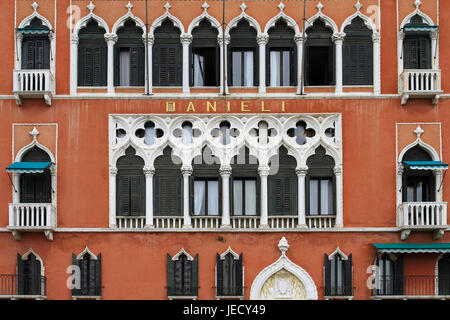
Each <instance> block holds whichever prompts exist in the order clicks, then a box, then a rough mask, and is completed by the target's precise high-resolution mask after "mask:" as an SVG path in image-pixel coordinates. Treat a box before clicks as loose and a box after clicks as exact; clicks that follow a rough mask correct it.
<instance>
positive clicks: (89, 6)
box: [86, 1, 95, 14]
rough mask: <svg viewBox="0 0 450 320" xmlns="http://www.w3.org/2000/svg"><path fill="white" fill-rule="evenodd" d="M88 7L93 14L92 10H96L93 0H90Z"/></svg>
mask: <svg viewBox="0 0 450 320" xmlns="http://www.w3.org/2000/svg"><path fill="white" fill-rule="evenodd" d="M86 8H88V10H89V11H90V12H91V14H92V12H93V11H94V9H95V6H94V4H93V3H92V1H91V2H89V4H88V5H87V7H86Z"/></svg>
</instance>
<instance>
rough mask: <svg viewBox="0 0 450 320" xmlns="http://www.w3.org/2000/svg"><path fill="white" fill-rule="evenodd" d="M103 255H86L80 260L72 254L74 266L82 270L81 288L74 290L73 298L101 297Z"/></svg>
mask: <svg viewBox="0 0 450 320" xmlns="http://www.w3.org/2000/svg"><path fill="white" fill-rule="evenodd" d="M101 261H102V255H101V254H99V255H98V256H97V257H92V256H91V255H90V254H89V253H85V254H84V255H83V256H82V257H80V258H79V259H78V258H77V256H76V255H75V254H74V253H72V265H74V266H78V267H79V268H80V277H81V278H80V288H74V289H72V296H101V295H102V293H101V292H102V285H101V283H102V281H101V275H102V271H101V263H102V262H101Z"/></svg>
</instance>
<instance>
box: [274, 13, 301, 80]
mask: <svg viewBox="0 0 450 320" xmlns="http://www.w3.org/2000/svg"><path fill="white" fill-rule="evenodd" d="M268 33H269V42H268V43H267V46H266V48H267V54H266V70H268V72H267V78H266V82H267V84H268V85H269V86H271V87H283V86H295V85H296V83H297V79H296V74H297V70H296V67H297V50H296V45H295V42H294V36H295V31H294V30H293V29H292V28H290V27H288V25H287V23H286V22H285V21H284V20H282V19H280V20H278V21H277V22H276V23H275V26H273V27H272V28H270V29H269V32H268Z"/></svg>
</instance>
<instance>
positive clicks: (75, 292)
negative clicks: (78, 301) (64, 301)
mask: <svg viewBox="0 0 450 320" xmlns="http://www.w3.org/2000/svg"><path fill="white" fill-rule="evenodd" d="M72 265H73V266H76V267H80V263H79V260H78V259H77V256H76V255H75V254H74V253H72ZM72 274H73V275H77V273H72ZM80 276H81V274H80ZM72 284H75V282H72ZM80 294H81V290H80V289H77V288H75V287H74V288H73V289H72V296H79V295H80Z"/></svg>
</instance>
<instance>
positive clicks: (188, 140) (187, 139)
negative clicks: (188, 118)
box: [181, 125, 192, 145]
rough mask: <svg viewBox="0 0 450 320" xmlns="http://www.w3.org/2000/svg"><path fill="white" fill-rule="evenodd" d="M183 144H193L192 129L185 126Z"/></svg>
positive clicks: (182, 134)
mask: <svg viewBox="0 0 450 320" xmlns="http://www.w3.org/2000/svg"><path fill="white" fill-rule="evenodd" d="M181 143H183V144H186V145H188V144H192V127H191V126H188V125H185V126H183V128H182V130H181Z"/></svg>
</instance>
